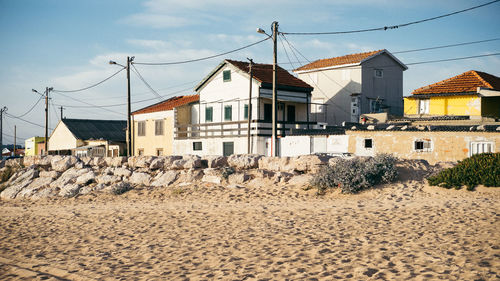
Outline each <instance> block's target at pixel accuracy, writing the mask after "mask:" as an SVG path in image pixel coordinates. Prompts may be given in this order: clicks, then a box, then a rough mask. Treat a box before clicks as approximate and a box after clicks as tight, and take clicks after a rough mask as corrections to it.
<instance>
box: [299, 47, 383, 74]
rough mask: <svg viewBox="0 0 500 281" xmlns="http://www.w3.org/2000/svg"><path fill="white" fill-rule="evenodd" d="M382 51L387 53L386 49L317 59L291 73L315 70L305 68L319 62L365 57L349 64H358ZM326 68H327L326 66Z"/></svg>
mask: <svg viewBox="0 0 500 281" xmlns="http://www.w3.org/2000/svg"><path fill="white" fill-rule="evenodd" d="M383 51H387V49H380V50H374V51H368V52H360V53H353V54H347V55H342V56H336V57H331V58H324V59H317V60H315V61H312V62H309V63H308V64H305V65H303V66H300V67H298V68H296V69H294V70H293V71H297V70H299V71H300V70H309V69H317V68H306V67H307V66H310V65H314V64H315V63H321V62H327V61H331V60H338V59H341V58H349V57H356V56H365V55H366V57H365V58H362V59H360V60H355V62H351V63H360V62H362V61H363V60H365V59H367V58H370V57H372V56H375V55H377V54H379V53H381V52H383ZM351 63H342V64H333V65H344V64H351ZM333 65H332V66H333ZM326 67H328V66H326ZM304 68H306V69H304Z"/></svg>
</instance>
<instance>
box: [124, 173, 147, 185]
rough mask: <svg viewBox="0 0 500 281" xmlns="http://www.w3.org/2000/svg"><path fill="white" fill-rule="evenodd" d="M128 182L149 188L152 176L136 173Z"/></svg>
mask: <svg viewBox="0 0 500 281" xmlns="http://www.w3.org/2000/svg"><path fill="white" fill-rule="evenodd" d="M128 181H129V182H130V183H132V184H137V185H145V186H149V185H150V183H151V176H150V175H149V174H147V173H141V172H134V173H133V174H132V175H131V176H130V178H129V179H128Z"/></svg>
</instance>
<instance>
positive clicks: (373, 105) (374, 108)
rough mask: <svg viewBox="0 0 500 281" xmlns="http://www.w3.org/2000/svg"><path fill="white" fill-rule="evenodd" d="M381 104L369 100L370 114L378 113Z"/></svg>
mask: <svg viewBox="0 0 500 281" xmlns="http://www.w3.org/2000/svg"><path fill="white" fill-rule="evenodd" d="M380 105H381V102H380V101H379V100H370V113H379V112H381V109H380Z"/></svg>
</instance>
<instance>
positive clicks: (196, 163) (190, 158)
mask: <svg viewBox="0 0 500 281" xmlns="http://www.w3.org/2000/svg"><path fill="white" fill-rule="evenodd" d="M182 160H183V161H184V163H183V168H184V169H198V168H201V157H200V156H198V155H185V156H183V157H182Z"/></svg>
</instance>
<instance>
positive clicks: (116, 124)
mask: <svg viewBox="0 0 500 281" xmlns="http://www.w3.org/2000/svg"><path fill="white" fill-rule="evenodd" d="M61 122H63V123H64V125H66V127H68V129H69V130H70V131H71V133H72V134H73V135H74V136H75V137H76V138H77V139H81V140H99V139H102V140H107V141H116V142H125V139H126V138H125V131H126V129H127V121H122V120H90V119H62V120H61Z"/></svg>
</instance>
